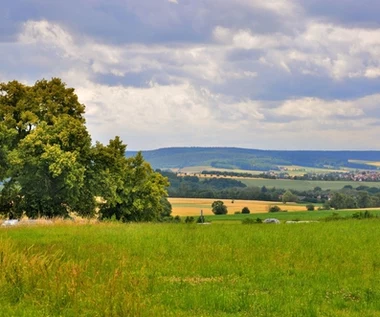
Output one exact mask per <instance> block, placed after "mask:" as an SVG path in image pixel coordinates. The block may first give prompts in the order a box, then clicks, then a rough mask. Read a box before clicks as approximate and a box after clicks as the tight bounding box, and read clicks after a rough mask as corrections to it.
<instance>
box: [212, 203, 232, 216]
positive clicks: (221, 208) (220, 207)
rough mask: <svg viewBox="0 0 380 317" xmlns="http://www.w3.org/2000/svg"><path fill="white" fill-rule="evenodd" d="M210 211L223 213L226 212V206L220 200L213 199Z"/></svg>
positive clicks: (216, 213)
mask: <svg viewBox="0 0 380 317" xmlns="http://www.w3.org/2000/svg"><path fill="white" fill-rule="evenodd" d="M211 207H212V212H213V213H214V214H215V215H225V214H227V212H228V211H227V206H226V205H225V204H224V202H222V201H221V200H215V201H214V202H213V203H212V205H211Z"/></svg>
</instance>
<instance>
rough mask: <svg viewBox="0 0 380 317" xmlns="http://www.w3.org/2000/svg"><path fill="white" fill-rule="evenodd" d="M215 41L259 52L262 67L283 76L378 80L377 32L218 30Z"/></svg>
mask: <svg viewBox="0 0 380 317" xmlns="http://www.w3.org/2000/svg"><path fill="white" fill-rule="evenodd" d="M213 36H214V39H215V40H216V41H218V42H219V43H223V44H225V45H228V46H229V47H232V48H233V49H246V50H257V51H262V56H261V61H262V62H263V64H264V63H265V64H266V65H268V66H270V65H272V66H277V67H279V68H281V69H283V70H285V71H286V72H289V73H290V72H292V71H296V72H297V71H298V72H301V73H303V74H310V75H318V76H320V75H323V73H326V74H327V75H328V76H330V77H332V78H334V79H338V80H340V79H343V78H355V77H367V78H376V77H379V69H380V29H363V28H344V27H340V26H336V25H333V24H323V23H317V22H311V23H309V24H308V25H307V26H306V28H305V30H304V31H303V32H298V33H295V35H293V36H289V35H286V36H285V35H283V34H280V33H274V34H255V33H254V32H252V31H251V30H249V29H246V30H241V29H240V30H232V29H228V28H224V27H221V26H217V27H216V28H215V29H214V31H213Z"/></svg>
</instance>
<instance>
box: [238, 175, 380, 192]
mask: <svg viewBox="0 0 380 317" xmlns="http://www.w3.org/2000/svg"><path fill="white" fill-rule="evenodd" d="M239 180H240V181H241V182H242V183H244V184H246V185H247V186H259V187H262V186H265V187H267V188H272V187H276V188H283V189H295V190H310V189H314V188H315V187H320V188H322V189H331V190H338V189H342V188H343V187H344V186H346V185H351V186H352V187H353V188H356V187H358V186H362V185H363V186H368V187H380V183H379V182H353V181H305V180H290V179H264V178H256V179H254V178H250V179H247V178H245V179H240V178H239Z"/></svg>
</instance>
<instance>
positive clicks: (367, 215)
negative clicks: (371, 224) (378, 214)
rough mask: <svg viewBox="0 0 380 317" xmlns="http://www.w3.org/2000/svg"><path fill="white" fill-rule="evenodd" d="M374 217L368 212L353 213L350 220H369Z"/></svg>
mask: <svg viewBox="0 0 380 317" xmlns="http://www.w3.org/2000/svg"><path fill="white" fill-rule="evenodd" d="M373 217H374V215H373V214H372V213H370V212H369V211H368V210H366V211H364V212H362V211H360V212H355V213H354V214H353V215H352V218H354V219H369V218H373Z"/></svg>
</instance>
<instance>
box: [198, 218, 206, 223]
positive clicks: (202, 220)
mask: <svg viewBox="0 0 380 317" xmlns="http://www.w3.org/2000/svg"><path fill="white" fill-rule="evenodd" d="M205 222H207V221H206V218H205V217H204V216H199V217H198V219H197V223H205Z"/></svg>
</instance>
